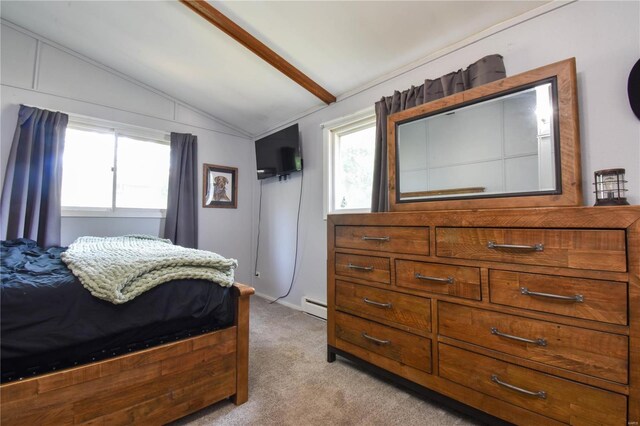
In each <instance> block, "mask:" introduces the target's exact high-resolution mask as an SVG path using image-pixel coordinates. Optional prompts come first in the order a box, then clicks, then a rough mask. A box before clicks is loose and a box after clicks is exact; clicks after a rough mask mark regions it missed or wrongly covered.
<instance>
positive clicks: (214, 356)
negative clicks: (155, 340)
mask: <svg viewBox="0 0 640 426" xmlns="http://www.w3.org/2000/svg"><path fill="white" fill-rule="evenodd" d="M233 293H234V297H235V298H236V300H237V301H241V302H239V304H240V308H241V311H240V312H239V313H238V319H237V320H236V324H235V325H234V326H232V327H228V328H226V329H223V330H218V331H214V332H211V333H206V334H203V335H200V336H196V337H192V338H189V339H184V340H180V341H177V342H173V343H169V344H165V345H161V346H157V347H154V348H150V349H146V350H143V351H139V352H134V353H130V354H126V355H122V356H118V357H115V358H111V359H107V360H104V361H99V362H94V363H91V364H87V365H83V366H79V367H74V368H71V369H67V370H62V371H59V372H54V373H49V374H45V375H42V376H37V377H33V378H29V379H26V380H22V381H16V382H10V383H6V384H3V385H2V386H1V387H0V398H1V404H2V410H1V422H2V424H4V425H25V424H38V425H49V424H50V425H61V424H80V423H84V424H109V425H111V424H114V425H117V424H134V423H135V424H139V423H147V424H160V423H167V422H170V421H172V420H175V419H177V418H180V417H183V416H185V415H187V414H189V413H192V412H194V411H197V410H199V409H201V408H204V407H206V406H207V405H210V404H212V403H214V402H217V401H219V400H222V399H225V398H228V397H233V396H234V395H236V394H238V389H240V392H243V390H242V388H244V389H246V387H247V380H248V378H247V376H246V374H245V375H242V374H240V375H239V376H238V375H237V372H238V370H242V369H243V368H246V367H244V366H243V365H240V364H242V363H243V362H245V361H244V360H243V356H244V357H246V353H244V352H245V349H244V348H246V347H247V346H246V345H247V344H248V342H245V343H244V344H243V343H241V342H239V341H238V338H241V339H248V335H247V333H246V331H245V332H244V333H239V332H238V330H239V328H244V327H248V322H246V321H244V320H243V318H244V317H245V316H247V315H248V308H249V306H248V298H249V296H250V295H251V294H253V289H252V288H251V287H248V286H244V285H242V284H236V285H235V286H234V289H233ZM242 309H246V310H247V312H244V311H242ZM239 352H240V355H239ZM245 364H246V362H245ZM242 397H243V395H242V393H240V394H238V396H237V397H236V398H237V399H240V400H241V398H242ZM244 399H245V400H246V391H245V394H244Z"/></svg>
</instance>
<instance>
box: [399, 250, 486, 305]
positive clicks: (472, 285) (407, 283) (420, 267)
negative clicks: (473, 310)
mask: <svg viewBox="0 0 640 426" xmlns="http://www.w3.org/2000/svg"><path fill="white" fill-rule="evenodd" d="M396 285H397V286H398V287H406V288H410V289H414V290H422V291H428V292H431V293H439V294H448V295H450V296H457V297H463V298H465V299H474V300H480V269H479V268H472V267H467V266H452V265H440V264H438V263H426V262H414V261H410V260H396Z"/></svg>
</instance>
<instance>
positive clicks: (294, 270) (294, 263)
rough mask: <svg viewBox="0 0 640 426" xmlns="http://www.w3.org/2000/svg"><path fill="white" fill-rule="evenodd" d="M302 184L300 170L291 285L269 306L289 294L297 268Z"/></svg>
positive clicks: (301, 172) (302, 175)
mask: <svg viewBox="0 0 640 426" xmlns="http://www.w3.org/2000/svg"><path fill="white" fill-rule="evenodd" d="M303 182H304V170H300V197H299V198H298V218H297V220H296V254H295V256H294V258H293V272H292V273H291V283H290V284H289V290H287V293H286V294H285V295H283V296H280V297H278V298H277V299H275V300H272V301H271V302H269V304H274V303H276V302H277V301H278V300H280V299H284V298H285V297H287V296H288V295H289V293H291V289H293V282H294V281H295V278H296V268H297V266H298V232H299V230H300V206H301V205H302V184H303Z"/></svg>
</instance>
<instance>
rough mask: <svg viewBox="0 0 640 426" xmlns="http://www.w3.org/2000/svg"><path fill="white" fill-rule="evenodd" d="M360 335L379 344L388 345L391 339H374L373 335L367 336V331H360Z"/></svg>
mask: <svg viewBox="0 0 640 426" xmlns="http://www.w3.org/2000/svg"><path fill="white" fill-rule="evenodd" d="M362 337H364V338H365V339H367V340H371V341H372V342H375V343H377V344H379V345H388V344H390V343H391V340H381V339H376V338H375V337H372V336H369V335H368V334H367V333H365V332H364V331H363V332H362Z"/></svg>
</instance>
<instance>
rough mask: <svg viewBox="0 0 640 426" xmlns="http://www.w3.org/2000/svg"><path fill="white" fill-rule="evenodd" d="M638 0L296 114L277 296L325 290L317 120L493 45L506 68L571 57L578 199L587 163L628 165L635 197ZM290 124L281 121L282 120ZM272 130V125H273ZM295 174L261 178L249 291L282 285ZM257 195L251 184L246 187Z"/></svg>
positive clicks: (639, 188) (606, 5)
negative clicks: (297, 139) (631, 86)
mask: <svg viewBox="0 0 640 426" xmlns="http://www.w3.org/2000/svg"><path fill="white" fill-rule="evenodd" d="M639 26H640V3H639V2H637V1H636V2H592V1H585V2H582V1H581V2H577V3H572V4H569V5H567V6H564V7H561V8H559V9H556V10H553V11H551V12H549V13H546V14H544V15H541V16H538V17H535V18H533V19H530V20H528V21H526V22H522V23H520V24H518V25H515V26H513V27H511V28H508V29H505V30H502V31H500V32H498V33H495V34H492V35H489V36H488V37H485V38H481V39H479V40H477V41H474V42H472V43H471V44H469V45H466V46H464V47H462V48H460V49H457V50H455V51H452V52H450V53H448V54H445V55H444V56H441V57H439V58H437V59H434V60H432V61H430V62H428V63H426V64H425V65H422V66H419V67H417V68H415V69H413V70H411V71H408V72H406V73H404V74H402V75H400V76H397V77H395V78H392V79H390V80H388V81H383V82H381V83H379V84H377V85H375V86H373V87H371V88H369V89H366V90H364V91H362V92H360V93H357V94H354V95H351V96H349V97H346V98H339V100H338V102H336V103H335V104H332V105H331V106H329V107H327V108H325V109H323V110H321V111H318V112H316V113H313V114H311V115H308V116H306V117H304V118H301V119H300V120H297V121H298V123H299V125H300V131H301V135H302V144H303V157H304V194H303V199H302V217H301V223H300V249H299V255H298V267H299V272H298V274H297V278H296V281H295V285H294V288H293V291H292V292H291V295H290V296H289V297H288V298H287V299H285V302H287V303H291V304H294V305H299V304H300V300H301V297H302V296H309V297H313V298H316V299H319V300H326V222H325V221H324V220H323V218H322V182H323V175H322V144H323V141H322V131H321V128H320V125H321V123H324V122H327V121H330V120H333V119H336V118H339V117H342V116H346V115H349V114H351V113H354V112H356V111H359V110H361V109H363V108H366V107H368V106H371V105H372V104H373V103H374V102H376V101H377V100H379V99H380V98H381V97H382V96H386V95H391V94H392V93H393V91H394V90H403V89H407V88H409V87H410V86H411V85H419V84H422V81H423V80H424V79H425V78H436V77H439V76H441V75H443V74H446V73H448V72H450V71H453V70H457V69H459V68H464V67H466V66H467V65H469V64H470V63H472V62H474V61H476V60H477V59H479V58H481V57H483V56H485V55H488V54H492V53H499V54H502V55H503V56H504V61H505V65H506V69H507V75H514V74H518V73H520V72H524V71H527V70H530V69H533V68H536V67H539V66H542V65H546V64H549V63H553V62H556V61H559V60H563V59H566V58H569V57H575V58H576V61H577V72H578V97H579V111H580V134H581V145H582V147H581V150H582V170H583V172H582V186H583V188H584V199H585V204H586V205H593V203H594V196H593V194H592V193H591V191H592V185H591V184H592V182H593V171H594V170H599V169H606V168H612V167H624V168H626V169H627V179H628V181H629V184H628V187H629V188H630V192H629V197H628V199H629V201H630V202H631V203H632V204H638V203H640V122H639V121H638V119H637V118H636V117H635V116H634V115H633V113H632V111H631V108H630V107H629V103H628V99H627V94H626V90H627V89H626V87H627V77H628V75H629V71H630V70H631V67H632V66H633V64H634V63H635V62H636V61H637V60H638V58H640V30H639ZM287 124H289V123H287ZM274 130H275V129H274ZM299 183H300V176H299V174H298V175H297V176H295V177H294V178H293V179H292V181H287V182H286V183H284V182H282V183H279V182H277V181H275V182H269V183H266V184H265V185H264V187H263V189H264V193H263V211H262V227H261V229H262V233H261V236H260V252H259V265H258V269H259V270H260V272H261V274H262V276H261V278H260V279H258V280H256V281H254V284H255V287H256V291H258V292H259V293H263V294H266V295H269V296H274V297H275V296H277V295H281V294H284V293H285V292H286V289H287V287H288V285H289V280H290V276H291V275H290V274H291V270H292V266H293V260H292V255H293V247H294V235H293V234H294V231H295V212H296V209H297V204H298V192H297V189H298V186H299ZM255 196H256V200H257V191H256V192H255Z"/></svg>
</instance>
